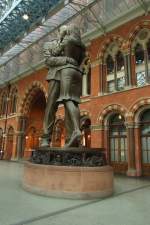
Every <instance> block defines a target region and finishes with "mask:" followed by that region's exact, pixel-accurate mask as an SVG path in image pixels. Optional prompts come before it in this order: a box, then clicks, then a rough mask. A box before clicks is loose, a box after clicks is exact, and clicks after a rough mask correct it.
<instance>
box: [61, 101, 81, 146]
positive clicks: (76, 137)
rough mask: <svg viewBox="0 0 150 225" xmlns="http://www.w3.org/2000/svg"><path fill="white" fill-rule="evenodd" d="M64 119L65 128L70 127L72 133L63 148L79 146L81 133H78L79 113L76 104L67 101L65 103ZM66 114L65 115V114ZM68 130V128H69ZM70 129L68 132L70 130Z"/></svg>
mask: <svg viewBox="0 0 150 225" xmlns="http://www.w3.org/2000/svg"><path fill="white" fill-rule="evenodd" d="M64 104H65V110H66V111H65V117H66V120H65V121H66V127H69V126H72V127H71V129H72V133H70V134H71V135H70V134H69V135H70V137H69V140H68V142H67V143H66V144H65V147H77V146H79V145H80V141H81V131H80V125H79V123H80V111H79V107H78V104H77V103H75V102H73V101H71V100H68V101H65V103H64ZM66 112H67V114H66ZM69 129H70V128H69ZM71 129H70V130H71Z"/></svg>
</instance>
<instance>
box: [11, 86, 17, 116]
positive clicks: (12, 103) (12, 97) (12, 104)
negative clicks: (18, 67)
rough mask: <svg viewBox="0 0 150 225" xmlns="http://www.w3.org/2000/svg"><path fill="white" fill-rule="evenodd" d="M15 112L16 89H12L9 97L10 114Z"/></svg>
mask: <svg viewBox="0 0 150 225" xmlns="http://www.w3.org/2000/svg"><path fill="white" fill-rule="evenodd" d="M16 111H17V89H14V90H13V91H12V94H11V97H10V113H16Z"/></svg>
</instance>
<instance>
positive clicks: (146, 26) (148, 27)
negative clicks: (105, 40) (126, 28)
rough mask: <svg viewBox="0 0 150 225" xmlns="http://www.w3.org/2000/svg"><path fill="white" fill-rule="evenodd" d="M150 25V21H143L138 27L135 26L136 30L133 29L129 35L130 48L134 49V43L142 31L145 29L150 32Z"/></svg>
mask: <svg viewBox="0 0 150 225" xmlns="http://www.w3.org/2000/svg"><path fill="white" fill-rule="evenodd" d="M149 23H150V21H142V22H140V23H138V24H137V25H136V26H134V29H133V28H132V30H131V31H130V33H129V38H128V48H132V43H133V41H134V39H135V38H136V36H137V35H138V33H139V32H140V31H141V30H144V29H145V30H150V25H149Z"/></svg>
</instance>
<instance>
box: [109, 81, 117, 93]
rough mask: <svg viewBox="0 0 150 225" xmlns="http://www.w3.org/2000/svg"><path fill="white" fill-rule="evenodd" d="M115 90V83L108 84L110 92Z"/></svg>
mask: <svg viewBox="0 0 150 225" xmlns="http://www.w3.org/2000/svg"><path fill="white" fill-rule="evenodd" d="M114 90H115V82H114V81H109V82H108V92H113V91H114Z"/></svg>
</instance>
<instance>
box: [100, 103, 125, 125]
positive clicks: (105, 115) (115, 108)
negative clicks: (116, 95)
mask: <svg viewBox="0 0 150 225" xmlns="http://www.w3.org/2000/svg"><path fill="white" fill-rule="evenodd" d="M114 113H120V114H121V115H122V116H123V117H124V118H125V121H127V109H126V108H125V107H124V106H122V105H118V104H112V105H109V106H107V107H105V108H104V110H103V111H102V112H101V113H100V114H99V117H98V118H97V121H98V123H100V124H101V125H104V126H107V125H108V121H109V118H110V116H111V115H112V114H114Z"/></svg>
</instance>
